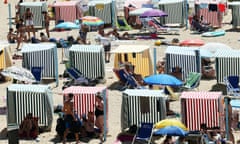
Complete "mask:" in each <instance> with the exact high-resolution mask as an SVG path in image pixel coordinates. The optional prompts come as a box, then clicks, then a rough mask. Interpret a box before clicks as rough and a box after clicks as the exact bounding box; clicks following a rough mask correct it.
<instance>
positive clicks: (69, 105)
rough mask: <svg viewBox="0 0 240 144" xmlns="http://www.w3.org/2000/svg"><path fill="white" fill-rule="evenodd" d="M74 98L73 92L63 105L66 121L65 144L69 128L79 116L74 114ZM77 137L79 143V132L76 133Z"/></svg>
mask: <svg viewBox="0 0 240 144" xmlns="http://www.w3.org/2000/svg"><path fill="white" fill-rule="evenodd" d="M72 99H73V94H72V93H70V94H68V99H67V100H66V101H65V102H64V105H63V113H64V121H65V127H66V129H65V131H64V134H63V144H65V143H66V138H67V135H68V133H69V129H70V127H71V124H72V122H73V121H77V118H76V117H75V115H74V110H73V102H72ZM75 139H76V143H79V136H78V133H75Z"/></svg>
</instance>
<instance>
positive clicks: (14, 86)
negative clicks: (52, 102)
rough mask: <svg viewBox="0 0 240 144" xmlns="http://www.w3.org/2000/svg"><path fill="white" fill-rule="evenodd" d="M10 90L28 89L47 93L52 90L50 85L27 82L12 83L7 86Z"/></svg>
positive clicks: (28, 90)
mask: <svg viewBox="0 0 240 144" xmlns="http://www.w3.org/2000/svg"><path fill="white" fill-rule="evenodd" d="M7 89H8V91H26V92H37V93H46V92H47V91H49V90H50V87H49V86H48V85H26V84H11V85H10V86H8V87H7Z"/></svg>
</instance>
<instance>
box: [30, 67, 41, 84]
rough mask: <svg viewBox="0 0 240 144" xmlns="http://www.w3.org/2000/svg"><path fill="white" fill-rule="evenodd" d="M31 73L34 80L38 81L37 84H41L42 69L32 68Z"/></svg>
mask: <svg viewBox="0 0 240 144" xmlns="http://www.w3.org/2000/svg"><path fill="white" fill-rule="evenodd" d="M31 73H32V74H33V76H34V78H35V79H36V82H37V83H40V82H41V78H42V76H41V75H42V67H32V68H31Z"/></svg>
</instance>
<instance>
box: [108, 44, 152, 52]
mask: <svg viewBox="0 0 240 144" xmlns="http://www.w3.org/2000/svg"><path fill="white" fill-rule="evenodd" d="M149 48H150V47H149V46H148V45H120V46H118V47H117V48H116V49H114V50H112V51H111V52H112V53H140V52H143V51H145V50H147V49H149Z"/></svg>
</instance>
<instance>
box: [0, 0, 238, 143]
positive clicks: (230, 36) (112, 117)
mask: <svg viewBox="0 0 240 144" xmlns="http://www.w3.org/2000/svg"><path fill="white" fill-rule="evenodd" d="M9 2H10V3H11V6H12V7H11V8H12V16H13V17H14V16H15V10H14V6H15V4H16V3H17V0H10V1H9ZM48 2H49V3H50V1H48ZM0 11H1V16H0V21H1V25H0V40H2V41H6V35H7V32H8V28H9V25H8V5H6V4H3V1H2V2H1V3H0ZM230 21H231V11H228V13H227V14H226V15H225V16H224V19H223V26H222V29H225V30H230V29H231V28H232V25H230V24H229V23H230ZM13 27H14V25H13ZM53 27H54V22H51V25H50V29H51V28H53ZM41 31H43V32H45V30H39V31H38V32H37V33H36V34H37V36H39V33H40V32H41ZM106 31H108V30H106ZM132 32H138V30H134V31H131V32H130V33H132ZM95 34H96V32H89V34H88V40H90V41H91V42H92V43H95V42H94V40H93V38H94V35H95ZM50 35H51V37H55V38H57V39H58V38H66V36H67V35H73V36H74V37H76V36H77V35H78V31H77V30H73V31H71V32H51V33H50ZM161 36H162V37H165V39H167V40H172V39H173V38H178V39H179V40H180V41H181V40H185V39H192V38H198V39H202V40H204V41H205V42H222V43H225V44H227V45H229V46H230V47H232V48H233V49H239V41H238V39H239V34H238V32H237V31H228V32H227V33H226V35H225V36H221V37H214V38H203V37H201V36H200V35H193V34H190V30H189V29H186V28H181V29H180V34H179V35H161ZM154 42H155V41H154V40H142V41H136V42H134V44H147V45H150V46H151V54H152V48H154V47H156V46H154ZM115 47H116V46H113V47H112V49H114V48H115ZM15 48H16V45H15V44H13V45H11V54H12V55H13V54H15V53H17V54H21V53H20V52H17V51H16V50H15ZM165 49H166V46H157V54H158V57H157V60H161V59H162V58H163V57H164V50H165ZM58 57H59V74H62V73H63V71H64V65H63V64H60V61H61V49H58ZM113 58H114V55H112V56H111V62H110V63H108V64H106V77H105V79H106V83H105V84H104V85H105V86H107V87H108V86H110V85H111V84H113V83H114V82H116V81H117V78H116V76H115V75H114V73H113V72H112V68H113ZM13 62H14V63H15V64H14V65H19V66H20V65H21V60H14V61H13ZM63 81H64V79H60V85H59V86H58V87H57V88H53V91H54V92H61V88H62V82H63ZM10 84H11V81H9V82H5V83H1V84H0V107H3V106H6V102H5V97H6V87H7V86H8V85H10ZM214 84H216V80H202V81H201V83H200V86H199V90H200V91H208V90H210V89H211V87H212V85H214ZM58 104H63V100H62V96H61V95H57V94H54V105H58ZM120 108H121V92H120V91H118V90H109V133H108V137H107V141H106V142H105V143H106V144H112V143H113V142H114V141H115V139H116V136H117V135H118V134H119V133H120V132H121V127H120V118H121V115H120ZM171 109H172V110H174V111H175V112H178V113H180V102H179V101H175V102H172V103H171ZM57 118H58V116H57V114H55V115H54V123H53V125H52V129H51V131H50V132H44V133H42V134H40V135H39V138H40V141H39V142H38V143H42V144H46V143H56V142H57V141H56V131H55V126H56V119H57ZM6 119H7V117H6V115H0V121H1V122H0V131H2V132H1V134H0V143H8V139H7V138H6V137H5V135H4V134H5V133H4V129H5V128H6V127H7V122H6ZM238 139H240V138H239V136H238ZM20 143H29V144H30V143H37V142H35V141H26V140H21V141H20ZM83 143H84V142H83ZM88 143H90V144H95V143H99V140H98V139H93V140H91V141H89V142H88Z"/></svg>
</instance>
